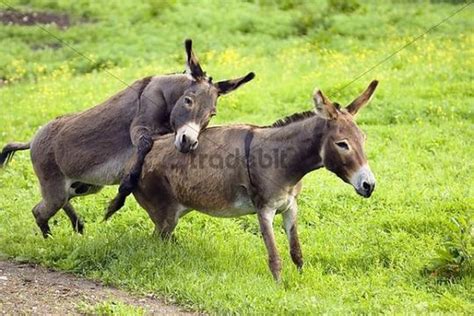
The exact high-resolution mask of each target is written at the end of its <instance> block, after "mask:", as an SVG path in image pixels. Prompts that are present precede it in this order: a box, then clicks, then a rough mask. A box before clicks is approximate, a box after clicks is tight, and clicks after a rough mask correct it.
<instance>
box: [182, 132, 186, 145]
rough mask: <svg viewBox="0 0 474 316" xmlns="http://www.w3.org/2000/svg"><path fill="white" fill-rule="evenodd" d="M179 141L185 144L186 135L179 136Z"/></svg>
mask: <svg viewBox="0 0 474 316" xmlns="http://www.w3.org/2000/svg"><path fill="white" fill-rule="evenodd" d="M181 143H183V144H186V135H185V134H183V136H181Z"/></svg>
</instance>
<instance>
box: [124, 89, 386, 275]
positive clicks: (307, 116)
mask: <svg viewBox="0 0 474 316" xmlns="http://www.w3.org/2000/svg"><path fill="white" fill-rule="evenodd" d="M377 84H378V82H377V81H372V83H371V84H370V85H369V87H368V88H367V89H366V90H365V91H364V92H363V93H362V94H361V95H360V96H359V97H358V98H356V99H355V100H354V101H353V102H352V103H350V104H349V105H348V106H347V107H346V108H341V107H340V106H339V105H338V104H337V103H332V102H331V101H330V100H329V99H328V98H327V97H326V96H325V95H324V94H323V93H322V92H321V91H319V90H317V91H315V93H314V95H313V99H314V103H315V110H314V111H307V112H303V113H297V114H294V115H291V116H289V117H286V118H284V119H281V120H279V121H277V122H275V123H274V124H273V125H271V126H267V127H256V126H251V125H234V126H221V127H210V128H207V129H206V130H204V131H203V132H202V136H201V142H200V146H199V148H198V149H196V150H195V151H194V152H192V153H191V154H189V155H183V154H181V153H179V152H177V151H174V150H172V142H173V140H172V138H171V137H170V136H163V137H159V138H158V139H157V140H156V141H155V143H154V146H153V149H152V150H151V152H150V153H149V154H148V155H147V157H146V159H145V162H144V165H143V172H142V174H141V176H140V180H139V183H138V186H137V188H136V189H135V190H134V192H133V194H134V196H135V198H136V199H137V201H138V203H139V204H140V205H141V206H142V207H143V208H145V210H146V211H147V212H148V214H149V216H150V218H151V220H152V221H153V222H154V224H155V233H156V234H157V235H158V236H161V237H163V238H167V237H170V236H171V234H172V232H173V230H174V228H175V227H176V225H177V223H178V220H179V218H180V217H182V216H184V215H185V214H187V213H188V212H190V211H191V210H193V209H194V210H198V211H200V212H202V213H205V214H208V215H211V216H216V217H236V216H242V215H246V214H254V213H256V214H257V216H258V220H259V224H260V230H261V233H262V235H263V239H264V242H265V246H266V248H267V251H268V259H269V261H268V262H269V267H270V270H271V273H272V274H273V277H274V278H275V280H277V281H279V280H280V271H281V261H280V257H279V254H278V251H277V247H276V243H275V237H274V234H273V227H272V225H273V219H274V216H275V214H277V213H281V214H282V216H283V222H284V228H285V231H286V234H287V237H288V240H289V245H290V254H291V258H292V260H293V262H294V263H295V264H296V266H297V268H298V269H299V270H301V269H302V267H303V257H302V253H301V248H300V244H299V241H298V234H297V210H298V208H297V197H298V194H299V193H300V191H301V188H302V178H303V177H304V176H305V175H306V174H307V173H309V172H311V171H313V170H316V169H319V168H321V167H325V168H327V169H329V170H330V171H332V172H333V173H335V174H336V175H337V176H338V177H339V178H341V179H342V180H343V181H345V182H347V183H350V184H351V185H352V186H353V187H354V188H355V190H356V192H357V193H358V194H360V195H362V196H363V197H366V198H368V197H370V196H371V194H372V192H373V190H374V188H375V178H374V175H373V174H372V172H371V170H370V168H369V166H368V163H367V159H366V156H365V154H364V149H363V147H364V141H365V136H364V134H363V133H362V131H361V130H360V129H359V128H358V127H357V125H356V124H355V122H354V116H355V115H356V113H357V112H358V111H359V109H360V108H361V107H362V106H364V105H365V104H367V103H368V101H369V100H370V98H371V96H372V94H373V93H374V91H375V88H376V87H377ZM216 145H217V146H216ZM239 153H243V154H242V155H239Z"/></svg>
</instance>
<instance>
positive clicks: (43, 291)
mask: <svg viewBox="0 0 474 316" xmlns="http://www.w3.org/2000/svg"><path fill="white" fill-rule="evenodd" d="M111 301H113V302H116V303H118V302H120V303H122V304H127V305H131V306H135V307H140V308H142V309H143V310H145V311H146V313H147V314H167V315H170V314H172V315H190V314H188V313H186V312H184V311H183V310H181V309H179V308H178V307H175V306H172V305H167V304H165V303H164V302H163V301H160V300H158V299H154V298H150V297H136V296H132V295H130V294H128V293H126V292H124V291H120V290H118V289H115V288H111V287H106V286H103V285H100V284H99V283H96V282H92V281H88V280H84V279H81V278H78V277H76V276H73V275H70V274H66V273H62V272H55V271H50V270H47V269H45V268H43V267H40V266H36V265H31V264H17V263H12V262H8V261H0V315H2V314H8V315H12V314H28V315H30V314H36V315H44V314H49V315H51V314H55V315H65V314H68V315H78V314H83V313H84V308H85V307H84V306H86V307H87V306H89V307H90V306H94V305H96V304H100V303H103V302H109V303H110V302H111Z"/></svg>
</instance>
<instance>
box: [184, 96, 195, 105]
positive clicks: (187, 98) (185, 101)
mask: <svg viewBox="0 0 474 316" xmlns="http://www.w3.org/2000/svg"><path fill="white" fill-rule="evenodd" d="M184 104H186V105H187V106H191V105H192V104H193V99H191V98H190V97H184Z"/></svg>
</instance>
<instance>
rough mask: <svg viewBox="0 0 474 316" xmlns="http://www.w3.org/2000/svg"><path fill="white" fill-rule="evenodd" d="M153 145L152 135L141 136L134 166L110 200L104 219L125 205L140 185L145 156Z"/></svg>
mask: <svg viewBox="0 0 474 316" xmlns="http://www.w3.org/2000/svg"><path fill="white" fill-rule="evenodd" d="M152 147H153V140H152V138H151V136H149V135H147V134H144V135H142V137H140V139H139V141H138V146H137V156H136V160H135V161H134V163H133V167H132V169H131V171H130V173H128V174H127V175H125V177H124V178H123V179H122V181H121V182H120V186H119V190H118V193H117V195H116V196H115V197H114V199H113V200H112V201H110V203H109V206H108V207H107V211H106V213H105V216H104V219H105V220H107V219H109V218H110V217H111V216H112V215H114V213H115V212H117V211H118V210H119V209H121V208H122V207H123V205H124V204H125V200H126V199H127V196H129V195H130V194H132V192H133V190H134V189H135V188H136V187H137V185H138V180H139V178H140V174H141V172H142V166H143V163H144V162H145V156H146V155H147V154H148V153H149V152H150V150H151V148H152Z"/></svg>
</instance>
